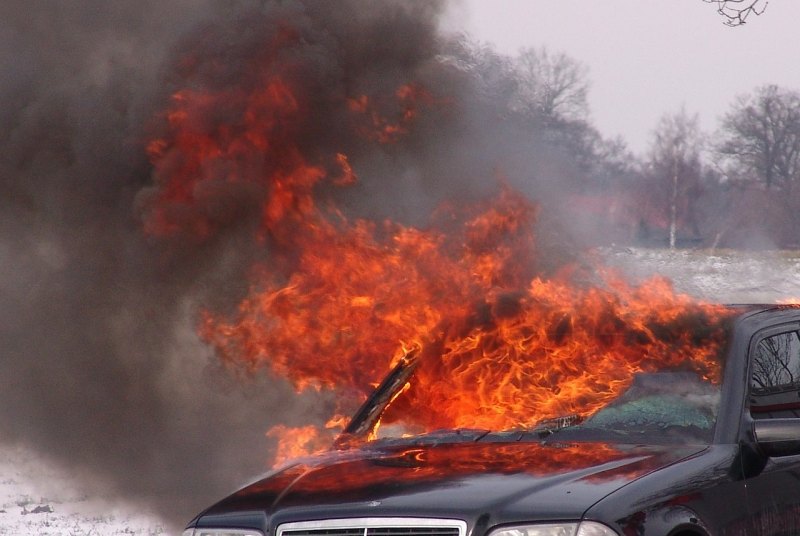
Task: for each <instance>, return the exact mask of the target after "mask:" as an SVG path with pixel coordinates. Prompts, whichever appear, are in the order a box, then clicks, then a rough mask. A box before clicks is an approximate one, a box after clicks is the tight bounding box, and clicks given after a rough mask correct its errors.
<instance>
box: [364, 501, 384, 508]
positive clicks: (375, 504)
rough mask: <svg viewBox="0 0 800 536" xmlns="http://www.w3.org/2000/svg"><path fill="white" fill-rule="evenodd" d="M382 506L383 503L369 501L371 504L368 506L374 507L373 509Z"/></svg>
mask: <svg viewBox="0 0 800 536" xmlns="http://www.w3.org/2000/svg"><path fill="white" fill-rule="evenodd" d="M380 505H381V501H369V502H368V503H367V506H372V507H373V508H374V507H375V506H380Z"/></svg>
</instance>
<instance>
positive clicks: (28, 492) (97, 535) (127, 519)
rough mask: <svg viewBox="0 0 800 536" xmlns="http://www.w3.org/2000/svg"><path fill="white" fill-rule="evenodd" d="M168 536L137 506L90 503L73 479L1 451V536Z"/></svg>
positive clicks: (23, 454) (18, 451) (26, 455)
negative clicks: (160, 535)
mask: <svg viewBox="0 0 800 536" xmlns="http://www.w3.org/2000/svg"><path fill="white" fill-rule="evenodd" d="M157 534H167V532H166V529H165V528H164V525H163V524H162V523H161V522H160V521H159V520H158V519H156V518H154V517H150V516H147V515H145V514H142V513H141V512H138V511H137V510H136V509H135V508H134V507H133V506H130V505H119V504H115V503H112V502H109V501H107V500H103V499H99V498H96V497H88V496H87V494H86V492H85V490H82V489H80V488H78V487H76V485H75V484H74V483H73V481H72V479H71V478H70V475H69V474H68V473H67V472H65V471H63V470H59V469H57V468H55V467H53V466H52V465H50V464H47V463H44V462H43V461H42V460H40V459H39V458H38V457H37V456H35V455H33V454H32V453H31V452H29V451H25V450H23V449H22V448H20V447H9V446H2V447H0V535H3V536H6V535H8V536H117V535H125V536H134V535H148V536H150V535H157Z"/></svg>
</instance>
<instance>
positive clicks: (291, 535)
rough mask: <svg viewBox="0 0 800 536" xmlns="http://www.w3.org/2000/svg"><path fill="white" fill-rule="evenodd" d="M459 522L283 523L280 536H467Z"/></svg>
mask: <svg viewBox="0 0 800 536" xmlns="http://www.w3.org/2000/svg"><path fill="white" fill-rule="evenodd" d="M466 532H467V524H466V523H465V522H464V521H461V520H459V519H429V518H407V517H400V518H396V517H395V518H389V517H370V518H358V519H323V520H319V521H301V522H298V523H284V524H282V525H280V526H279V527H278V531H277V536H466Z"/></svg>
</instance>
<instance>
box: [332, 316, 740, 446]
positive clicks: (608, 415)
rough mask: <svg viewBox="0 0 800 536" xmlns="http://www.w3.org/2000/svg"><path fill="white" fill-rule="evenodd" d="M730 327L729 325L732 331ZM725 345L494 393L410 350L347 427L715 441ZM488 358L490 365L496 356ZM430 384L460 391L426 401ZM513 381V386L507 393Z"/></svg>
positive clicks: (464, 436)
mask: <svg viewBox="0 0 800 536" xmlns="http://www.w3.org/2000/svg"><path fill="white" fill-rule="evenodd" d="M728 331H729V328H728V327H726V328H725V329H724V332H725V337H727V333H728ZM724 350H725V349H724V344H719V345H718V346H717V347H716V348H715V351H714V353H713V355H712V354H708V355H707V356H706V357H707V359H706V361H705V362H704V364H703V365H702V366H698V365H695V364H693V362H691V361H688V360H686V361H682V362H679V363H678V364H677V366H672V367H671V368H670V367H665V368H659V363H660V362H659V361H655V362H653V363H650V362H646V361H644V362H643V363H644V365H641V366H640V367H639V370H632V371H630V372H627V371H625V372H621V371H619V370H616V371H612V372H613V374H612V376H611V377H612V379H611V380H607V379H604V378H606V377H607V376H608V372H606V373H605V374H606V376H602V375H600V374H598V377H597V378H598V379H597V380H596V381H595V378H593V377H592V376H591V374H592V372H591V371H570V374H573V375H578V376H580V380H581V382H582V383H581V386H582V388H583V389H584V390H583V391H575V392H572V391H571V389H573V387H572V385H571V384H570V383H569V382H568V380H571V376H569V375H567V374H563V373H561V374H556V373H548V371H537V373H536V374H532V375H531V378H530V379H529V378H527V377H525V376H518V377H516V378H512V380H508V381H516V382H517V383H516V385H514V386H513V388H510V387H509V386H508V385H506V384H498V385H497V386H496V390H494V391H492V395H493V397H494V398H492V399H491V400H482V399H480V397H479V396H478V395H475V396H474V397H473V396H471V394H470V393H465V392H464V389H463V385H457V386H456V385H451V382H453V383H457V382H460V381H462V380H461V378H458V377H455V376H454V377H452V378H451V377H442V376H441V375H440V376H439V377H437V378H436V381H435V382H434V381H431V380H430V376H431V372H430V369H431V368H432V366H431V365H427V370H426V363H425V362H424V361H421V362H420V361H417V360H415V359H409V360H408V361H407V362H404V363H401V364H400V365H399V366H398V367H396V369H395V370H394V371H393V372H392V374H390V375H389V376H388V377H387V378H386V379H385V380H384V382H383V384H381V386H380V387H379V388H378V389H377V390H376V393H375V394H373V396H372V398H371V399H370V400H369V401H368V402H367V404H365V405H364V407H362V409H361V411H360V412H359V414H357V415H356V417H354V419H353V421H352V422H351V424H350V426H349V428H348V430H346V432H347V433H348V434H350V435H358V436H362V437H365V438H367V439H370V440H378V441H381V442H387V441H388V442H457V441H479V440H481V441H487V440H528V441H570V442H572V441H575V442H579V441H605V442H614V443H628V444H673V443H679V444H680V443H685V444H700V443H702V444H707V443H709V442H710V441H711V440H712V438H713V433H714V426H715V424H716V418H717V413H718V409H719V403H720V393H721V385H720V384H721V378H722V372H723V370H722V369H723V365H722V364H723V359H722V357H721V356H723V355H724V354H725V351H724ZM708 363H711V364H710V365H709V364H708ZM436 365H437V366H438V363H436ZM475 366H477V365H475ZM481 366H483V367H487V368H490V369H491V368H492V367H494V364H493V363H481ZM642 369H646V370H642ZM418 377H420V378H422V379H420V378H418ZM550 378H552V383H550V384H548V383H547V381H548V379H550ZM601 380H602V381H601ZM527 381H529V382H530V386H528V385H527V384H526V382H527ZM559 381H561V382H562V383H559ZM586 385H588V386H589V388H588V389H587V388H586V387H584V386H586ZM426 389H436V392H437V393H447V392H452V393H459V396H458V397H455V396H454V397H453V399H452V400H450V401H448V402H446V403H443V404H441V405H435V404H431V403H426V401H427V400H429V399H427V398H425V397H424V394H425V390H426ZM505 391H508V392H509V393H510V396H508V397H506V398H503V396H502V395H503V394H504V392H505ZM543 393H544V394H543ZM548 394H551V396H549V397H548ZM440 398H441V397H440ZM498 401H499V402H498ZM440 423H445V425H440Z"/></svg>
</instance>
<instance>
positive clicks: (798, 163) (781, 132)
mask: <svg viewBox="0 0 800 536" xmlns="http://www.w3.org/2000/svg"><path fill="white" fill-rule="evenodd" d="M720 138H721V140H720V142H719V143H718V145H717V151H718V153H719V162H720V166H721V168H722V169H723V171H724V172H725V174H726V176H727V177H728V179H729V180H732V181H734V182H744V183H748V182H755V181H758V182H761V183H762V184H763V185H764V186H765V187H766V188H767V189H771V188H777V189H780V190H783V191H785V192H787V193H788V192H790V191H791V189H792V186H793V184H794V183H795V182H797V181H798V180H800V93H798V92H796V91H791V90H785V89H781V88H779V87H778V86H775V85H769V86H764V87H761V88H759V89H758V90H756V91H755V93H754V94H752V95H743V96H739V97H738V98H737V99H736V101H735V102H734V104H733V109H732V110H731V111H730V112H729V113H728V114H727V115H726V116H725V117H724V119H723V121H722V130H721V135H720Z"/></svg>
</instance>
